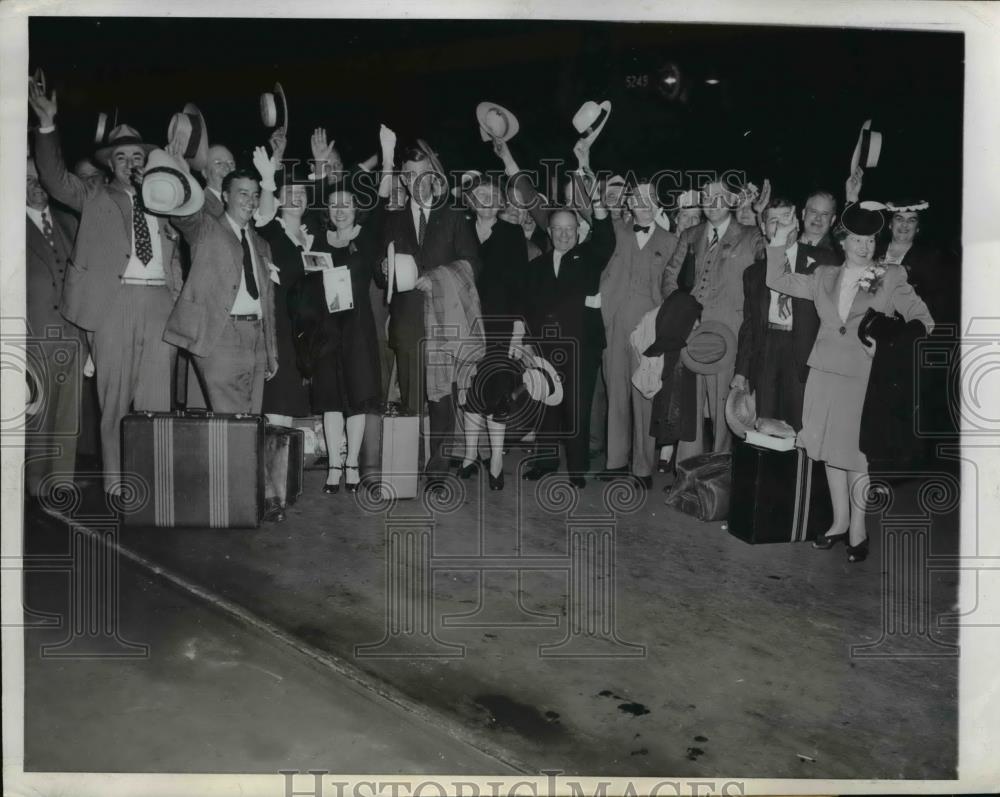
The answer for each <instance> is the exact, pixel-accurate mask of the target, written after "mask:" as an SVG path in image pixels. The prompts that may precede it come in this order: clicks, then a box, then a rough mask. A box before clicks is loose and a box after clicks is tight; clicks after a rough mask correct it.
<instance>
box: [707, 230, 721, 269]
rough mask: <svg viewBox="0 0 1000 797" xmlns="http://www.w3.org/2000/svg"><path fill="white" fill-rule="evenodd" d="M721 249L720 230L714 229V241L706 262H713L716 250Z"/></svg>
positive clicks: (710, 244)
mask: <svg viewBox="0 0 1000 797" xmlns="http://www.w3.org/2000/svg"><path fill="white" fill-rule="evenodd" d="M718 248H719V228H718V227H713V228H712V240H711V241H710V242H709V244H708V254H706V256H705V260H707V261H711V260H712V259H713V258H714V257H715V250H716V249H718Z"/></svg>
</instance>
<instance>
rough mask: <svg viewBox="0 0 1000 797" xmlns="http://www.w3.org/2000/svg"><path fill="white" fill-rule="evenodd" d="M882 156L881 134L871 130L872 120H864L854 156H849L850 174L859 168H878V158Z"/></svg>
mask: <svg viewBox="0 0 1000 797" xmlns="http://www.w3.org/2000/svg"><path fill="white" fill-rule="evenodd" d="M881 154H882V134H881V133H879V132H878V131H875V130H872V120H871V119H866V120H865V123H864V124H863V125H861V132H860V133H858V143H857V144H855V145H854V154H853V155H851V174H854V170H855V169H857V168H858V166H861V167H863V168H865V169H874V168H875V167H876V166H878V159H879V156H880V155H881Z"/></svg>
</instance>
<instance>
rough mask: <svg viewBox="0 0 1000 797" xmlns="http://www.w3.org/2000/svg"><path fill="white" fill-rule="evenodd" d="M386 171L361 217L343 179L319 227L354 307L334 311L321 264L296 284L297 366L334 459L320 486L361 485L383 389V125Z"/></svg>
mask: <svg viewBox="0 0 1000 797" xmlns="http://www.w3.org/2000/svg"><path fill="white" fill-rule="evenodd" d="M380 139H381V142H382V164H383V174H382V178H381V181H380V184H379V199H378V202H377V203H376V205H375V206H374V207H373V208H372V209H371V210H370V212H368V208H364V210H365V211H366V212H367V215H366V217H365V218H364V219H363V220H362V219H361V216H360V215H359V210H360V209H361V208H359V206H360V205H361V203H362V201H365V200H367V199H368V198H367V197H364V196H363V195H362V194H359V193H355V191H353V190H351V188H350V187H349V185H348V183H347V182H346V181H342V182H339V183H337V184H336V185H335V186H333V187H332V188H330V189H329V193H328V195H327V214H326V221H325V224H324V226H323V228H322V229H319V230H318V231H317V235H316V240H315V241H314V242H313V251H315V252H324V253H327V254H329V255H330V258H331V260H332V265H333V268H341V267H346V268H347V269H348V273H349V274H350V282H351V291H352V299H353V302H352V303H353V307H351V308H350V309H346V310H338V311H336V312H332V311H331V310H330V309H329V307H328V306H327V302H326V293H325V290H324V286H323V271H322V270H320V271H310V272H307V273H306V274H305V275H304V276H303V277H302V279H301V280H299V282H298V283H297V284H296V286H295V288H294V289H293V295H292V297H291V302H292V322H293V327H294V331H295V343H296V349H297V352H298V362H299V363H300V367H301V368H302V369H303V370H304V371H305V372H306V373H307V374H308V375H309V378H310V382H309V397H310V402H311V405H312V410H313V412H316V413H321V414H322V415H323V434H324V437H325V439H326V450H327V451H328V452H330V461H329V467H328V470H327V478H326V483H325V484H324V485H323V492H324V493H328V494H332V493H336V492H338V491H339V490H340V482H341V479H342V478H345V471H346V478H345V480H346V484H347V489H348V491H350V492H352V493H353V492H357V489H358V483H359V482H360V480H361V474H360V471H359V469H358V457H359V455H360V453H361V443H362V441H363V439H364V432H365V414H366V413H368V412H373V411H375V410H376V408H377V406H378V404H379V400H380V395H381V387H380V374H379V359H378V356H379V355H378V335H377V333H376V329H375V318H374V315H373V313H372V306H371V302H370V301H369V289H370V286H371V283H372V279H373V277H374V271H375V261H376V259H377V257H378V252H377V251H376V250H377V247H378V241H379V239H380V232H381V230H380V226H381V219H382V210H383V206H384V199H385V197H387V196H388V193H389V180H390V177H391V175H390V172H391V168H392V162H393V156H394V149H395V140H396V139H395V135H394V134H393V133H392V131H391V130H388V128H386V127H384V126H383V127H382V130H381V133H380ZM345 427H346V432H347V458H346V461H345V462H344V465H343V467H341V463H340V462H339V460H338V458H337V455H336V452H338V451H340V449H341V442H342V440H343V436H344V431H345Z"/></svg>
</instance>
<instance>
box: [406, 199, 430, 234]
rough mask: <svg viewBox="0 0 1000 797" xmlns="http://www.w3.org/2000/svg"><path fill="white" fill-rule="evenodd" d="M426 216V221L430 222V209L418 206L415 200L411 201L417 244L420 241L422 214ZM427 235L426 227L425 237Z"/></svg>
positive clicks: (425, 228) (425, 229)
mask: <svg viewBox="0 0 1000 797" xmlns="http://www.w3.org/2000/svg"><path fill="white" fill-rule="evenodd" d="M421 213H423V214H424V221H430V219H431V212H430V210H429V209H428V208H425V207H422V206H421V205H418V204H417V201H416V200H415V199H410V215H412V216H413V232H414V233H415V234H416V236H417V243H418V244H419V243H420V242H421V241H420V214H421ZM426 234H427V227H426V226H425V227H424V235H426Z"/></svg>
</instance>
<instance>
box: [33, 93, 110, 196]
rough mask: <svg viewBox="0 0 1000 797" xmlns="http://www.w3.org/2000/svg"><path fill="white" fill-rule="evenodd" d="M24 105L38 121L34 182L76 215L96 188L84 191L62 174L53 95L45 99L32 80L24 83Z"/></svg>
mask: <svg viewBox="0 0 1000 797" xmlns="http://www.w3.org/2000/svg"><path fill="white" fill-rule="evenodd" d="M28 102H29V103H30V105H31V109H32V110H33V111H34V112H35V116H37V117H38V131H37V132H36V133H35V165H36V166H37V167H38V179H39V182H41V184H42V187H43V188H44V189H45V190H46V191H47V192H48V194H49V196H51V197H52V198H53V199H57V200H59V201H60V202H62V203H63V204H64V205H66V206H67V207H70V208H72V209H73V210H76V211H78V212H79V211H81V210H82V209H83V203H84V201H85V200H86V199H87V197H88V196H90V195H92V194H94V193H96V192H97V191H98V190H99V189H98V188H88V187H87V186H86V185H85V184H84V183H83V181H82V180H80V178H78V177H77V176H76V175H75V174H72V173H71V172H69V171H67V170H66V163H65V161H64V160H63V156H62V148H61V147H60V146H59V135H58V134H57V133H56V129H55V126H56V121H55V120H56V114H57V113H58V111H59V109H58V105H57V104H56V93H55V91H53V92H52V97H51V98H50V97H46V96H45V94H43V93H42V90H41V88H40V87H39V86H38V84H37V83H35V81H34V80H32V79H29V80H28Z"/></svg>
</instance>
